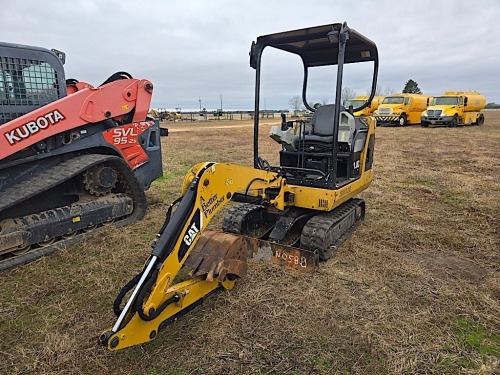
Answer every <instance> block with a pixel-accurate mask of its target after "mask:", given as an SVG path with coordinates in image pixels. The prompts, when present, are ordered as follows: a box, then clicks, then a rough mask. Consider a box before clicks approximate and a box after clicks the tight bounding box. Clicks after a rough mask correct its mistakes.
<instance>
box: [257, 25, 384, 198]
mask: <svg viewBox="0 0 500 375" xmlns="http://www.w3.org/2000/svg"><path fill="white" fill-rule="evenodd" d="M266 47H273V48H276V49H279V50H282V51H285V52H289V53H292V54H296V55H298V56H299V57H300V58H301V60H302V62H303V66H304V77H303V85H302V101H303V104H304V106H305V107H306V108H307V110H309V111H311V112H313V115H312V117H311V118H304V119H299V120H295V121H287V119H286V116H285V115H284V114H282V115H281V116H282V123H281V126H273V127H272V128H271V131H270V136H271V138H272V139H274V140H275V141H276V142H278V143H280V144H281V145H282V150H281V151H280V165H279V166H270V165H269V163H268V162H267V161H265V160H262V159H261V158H260V157H259V151H258V148H259V146H258V133H259V116H258V114H259V97H260V67H261V56H262V52H263V50H264V49H265V48H266ZM360 62H373V78H372V87H371V93H370V96H369V98H368V99H367V101H366V102H364V103H363V104H362V105H361V106H359V107H357V108H352V107H350V108H348V109H346V108H344V107H343V106H341V105H340V96H341V91H342V77H343V65H344V64H350V63H360ZM250 66H251V67H252V68H254V69H255V70H256V87H255V114H254V167H255V168H261V169H263V168H264V169H265V168H267V169H271V170H273V171H279V172H280V173H281V174H282V175H283V176H284V177H286V179H287V183H289V184H293V185H300V186H312V187H320V188H328V189H337V188H339V187H341V186H344V185H346V184H348V183H350V182H352V181H354V180H356V179H358V178H359V177H360V175H361V172H362V171H361V170H360V169H361V168H363V170H365V171H366V170H369V169H371V167H372V159H373V146H374V135H373V134H372V135H370V137H368V136H367V135H368V131H369V124H368V121H370V119H368V118H361V117H354V116H353V113H354V112H357V111H360V110H362V109H364V108H365V107H367V106H368V105H370V102H371V100H372V99H373V97H374V96H375V88H376V84H377V71H378V52H377V47H376V45H375V44H374V43H373V42H372V41H371V40H369V39H367V38H366V37H364V36H363V35H361V34H359V33H358V32H356V31H355V30H353V29H350V28H348V27H347V25H346V24H345V23H344V24H340V23H336V24H330V25H324V26H318V27H313V28H306V29H301V30H293V31H287V32H283V33H277V34H271V35H265V36H261V37H259V38H257V41H256V42H254V43H252V47H251V51H250ZM324 66H332V67H336V70H337V81H336V84H335V85H334V84H333V83H332V93H335V94H334V95H335V96H334V97H335V104H327V105H323V106H320V107H319V108H317V109H315V108H313V107H311V106H310V105H309V104H308V100H307V80H308V72H309V69H311V68H317V67H324ZM367 142H368V149H367V155H366V159H365V160H364V162H363V161H362V160H360V157H361V153H362V152H363V151H364V150H365V146H366V144H367Z"/></svg>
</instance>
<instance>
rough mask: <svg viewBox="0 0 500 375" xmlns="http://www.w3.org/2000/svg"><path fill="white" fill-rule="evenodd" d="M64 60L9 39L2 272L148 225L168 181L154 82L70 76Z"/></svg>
mask: <svg viewBox="0 0 500 375" xmlns="http://www.w3.org/2000/svg"><path fill="white" fill-rule="evenodd" d="M64 58H65V54H64V53H62V52H60V51H55V52H54V51H49V50H47V49H44V48H39V47H31V46H24V45H18V44H11V43H3V42H2V43H0V270H3V269H7V268H11V267H14V266H18V265H21V264H24V263H27V262H29V261H32V260H34V259H36V258H38V257H41V256H43V255H47V254H49V253H51V252H53V251H54V250H55V249H56V248H58V247H60V246H61V245H62V244H63V243H68V242H75V241H77V240H78V239H80V238H82V237H83V236H85V233H87V232H89V231H92V230H94V229H95V228H97V227H100V226H102V225H104V224H110V223H114V224H115V225H125V224H130V223H132V222H134V221H136V220H138V219H141V218H142V217H143V215H144V213H145V210H146V197H145V194H144V190H146V189H147V188H149V185H150V184H151V182H152V181H153V180H155V179H156V178H158V177H159V176H161V175H162V164H161V150H160V141H159V135H160V131H159V126H158V124H157V123H155V122H153V121H149V120H148V119H147V117H146V116H147V113H148V110H149V104H150V101H151V95H152V91H153V85H152V84H151V82H149V81H148V80H144V79H133V78H132V77H131V76H130V75H129V74H127V73H124V72H119V73H116V74H113V75H112V76H111V77H109V78H108V79H107V80H106V81H105V82H104V83H103V84H102V85H101V86H99V87H92V86H91V85H90V84H88V83H84V82H78V81H76V80H74V79H70V80H65V75H64V69H63V62H64Z"/></svg>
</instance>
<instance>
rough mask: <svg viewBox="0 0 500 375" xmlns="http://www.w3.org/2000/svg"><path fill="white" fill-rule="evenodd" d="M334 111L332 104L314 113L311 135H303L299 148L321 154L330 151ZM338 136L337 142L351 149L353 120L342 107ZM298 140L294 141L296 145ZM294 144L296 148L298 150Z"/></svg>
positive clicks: (354, 128)
mask: <svg viewBox="0 0 500 375" xmlns="http://www.w3.org/2000/svg"><path fill="white" fill-rule="evenodd" d="M334 111H335V105H334V104H326V105H323V106H321V107H319V108H318V109H316V111H315V112H314V115H313V117H312V118H311V126H312V131H311V134H305V135H304V137H303V139H302V144H301V145H300V148H301V149H303V150H304V151H313V152H321V151H328V150H331V149H332V143H333V115H334ZM340 111H341V112H340V121H339V135H338V142H339V143H344V144H346V146H347V147H348V149H350V148H351V144H352V141H353V137H354V132H355V131H356V122H355V119H354V118H353V117H352V116H350V115H349V114H348V113H347V112H345V108H344V107H343V106H341V107H340ZM299 141H300V140H296V142H297V143H298V142H299ZM298 146H299V145H298V144H296V148H298Z"/></svg>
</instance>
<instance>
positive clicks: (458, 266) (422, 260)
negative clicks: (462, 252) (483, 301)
mask: <svg viewBox="0 0 500 375" xmlns="http://www.w3.org/2000/svg"><path fill="white" fill-rule="evenodd" d="M408 257H409V258H410V259H411V260H412V261H414V262H415V263H416V264H418V265H419V266H421V267H423V268H424V269H425V270H426V271H427V272H429V273H430V274H431V276H432V277H439V278H441V279H444V280H448V281H449V282H451V283H452V282H454V281H457V280H458V281H460V282H464V281H465V282H468V283H475V284H477V283H480V282H484V281H485V278H486V277H487V276H488V271H487V270H486V269H485V268H484V267H482V266H480V265H479V264H476V263H475V262H473V261H470V260H467V259H464V258H459V257H458V256H453V255H447V254H442V253H439V252H435V253H431V254H429V253H423V254H408Z"/></svg>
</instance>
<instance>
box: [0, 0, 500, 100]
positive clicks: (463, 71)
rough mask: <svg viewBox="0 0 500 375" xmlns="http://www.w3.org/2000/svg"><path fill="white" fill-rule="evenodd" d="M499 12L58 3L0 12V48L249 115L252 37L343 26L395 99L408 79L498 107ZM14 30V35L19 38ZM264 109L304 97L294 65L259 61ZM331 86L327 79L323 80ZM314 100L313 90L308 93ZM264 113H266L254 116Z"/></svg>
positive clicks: (423, 6)
mask: <svg viewBox="0 0 500 375" xmlns="http://www.w3.org/2000/svg"><path fill="white" fill-rule="evenodd" d="M499 18H500V2H498V1H496V0H483V1H481V2H480V6H479V5H478V6H475V7H472V6H471V3H470V1H467V2H466V1H452V0H446V1H429V0H422V1H418V0H414V1H412V2H411V3H408V2H405V3H402V2H394V1H388V0H387V1H386V0H381V1H377V2H371V1H363V0H358V1H356V2H333V1H314V0H313V1H307V2H304V1H295V0H293V1H286V2H278V1H270V0H268V1H260V0H254V1H252V2H237V1H229V0H218V1H217V0H216V1H189V0H187V1H183V2H170V1H159V0H157V1H144V0H143V1H142V2H137V1H129V0H122V1H105V2H104V1H97V0H95V1H90V0H78V1H71V2H70V1H65V0H46V1H44V2H40V1H34V0H26V1H15V0H4V1H3V6H2V12H1V14H0V24H1V25H2V34H1V39H2V40H4V41H8V42H14V43H21V44H30V45H39V46H44V47H47V48H57V49H60V50H62V51H65V52H66V54H67V63H66V71H67V76H68V77H73V78H77V79H79V80H82V81H86V82H89V83H91V84H94V85H98V84H100V83H101V82H102V81H104V80H105V79H106V78H107V77H108V76H109V75H111V74H112V73H114V72H115V71H128V72H130V73H131V74H132V75H133V76H135V77H139V78H147V79H150V80H151V81H152V82H153V83H154V85H155V92H154V98H153V104H152V105H153V106H154V107H167V108H174V107H177V106H180V107H181V108H184V109H197V108H198V106H199V103H198V98H199V97H201V99H202V105H203V107H206V108H207V109H214V108H218V107H219V106H220V95H222V97H223V107H224V108H227V109H250V108H252V106H253V94H254V88H253V85H254V72H253V70H252V69H251V68H250V67H249V64H248V51H249V48H250V44H251V42H252V40H255V39H256V37H257V36H259V35H264V34H269V33H274V32H279V31H285V30H291V29H297V28H301V27H308V26H315V25H322V24H328V23H333V22H344V21H347V23H348V25H349V26H350V27H352V28H355V29H356V30H358V31H359V32H361V33H363V34H365V35H366V36H368V37H369V38H370V39H372V40H373V41H374V42H375V43H376V44H377V46H378V49H379V55H380V70H379V84H380V85H381V86H382V87H384V88H385V87H391V88H393V89H394V90H396V91H400V90H401V89H402V88H403V86H404V83H405V82H406V81H407V80H408V79H410V78H411V79H414V80H416V81H417V82H418V84H419V86H420V88H421V89H422V90H423V91H424V93H426V94H430V95H433V94H439V93H441V92H442V91H444V90H478V91H480V92H482V93H483V94H485V95H486V96H487V99H488V102H491V101H495V102H497V103H500V85H499V83H500V82H499V81H500V80H499V79H498V78H497V77H498V75H497V70H498V68H497V67H498V62H499V61H500V50H498V48H496V47H497V46H498V40H500V28H499V27H498V26H497V23H498V19H499ZM20 25H22V27H20ZM264 58H265V59H266V58H268V60H264V68H263V69H264V71H263V79H264V87H263V93H262V98H263V100H264V98H265V101H266V106H267V108H268V109H271V108H273V109H279V108H288V107H289V105H288V100H289V98H291V97H292V96H295V95H298V94H299V93H300V90H301V80H302V69H301V68H300V65H299V64H298V62H297V61H295V60H294V59H291V58H290V57H284V56H279V54H278V53H273V52H267V51H266V52H265V57H264ZM352 72H353V74H351V75H350V76H349V75H347V74H346V85H348V86H349V87H351V88H352V89H354V90H356V92H357V93H358V94H365V93H366V90H367V88H368V86H369V82H370V69H367V68H361V67H360V68H358V67H356V68H355V69H352ZM326 77H328V79H326ZM332 79H333V74H332V73H331V72H328V71H322V72H321V73H320V74H318V75H317V79H316V80H314V79H312V81H313V82H311V83H312V84H313V83H315V85H314V88H315V89H316V91H315V93H312V94H311V98H310V99H311V100H313V101H322V100H324V99H327V100H329V101H332V100H333V94H332V93H333V82H332ZM312 88H313V87H312ZM263 106H264V103H262V107H263Z"/></svg>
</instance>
